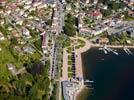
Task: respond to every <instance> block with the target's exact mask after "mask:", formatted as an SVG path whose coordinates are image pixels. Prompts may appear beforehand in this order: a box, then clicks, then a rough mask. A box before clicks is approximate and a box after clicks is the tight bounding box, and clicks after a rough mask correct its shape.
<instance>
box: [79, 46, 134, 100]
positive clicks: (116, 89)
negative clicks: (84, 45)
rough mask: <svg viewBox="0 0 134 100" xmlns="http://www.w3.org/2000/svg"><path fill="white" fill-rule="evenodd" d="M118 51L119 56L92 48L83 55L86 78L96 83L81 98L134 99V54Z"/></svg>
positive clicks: (88, 99) (95, 99)
mask: <svg viewBox="0 0 134 100" xmlns="http://www.w3.org/2000/svg"><path fill="white" fill-rule="evenodd" d="M117 51H118V53H119V55H118V56H117V55H115V54H113V53H109V54H104V52H103V51H100V50H98V48H91V49H90V50H89V51H87V52H86V53H84V54H83V55H82V59H83V72H84V78H85V79H88V80H93V81H94V83H93V84H92V87H93V90H92V93H90V92H91V90H88V92H89V93H87V90H86V93H84V92H83V93H82V94H83V95H81V96H80V97H79V100H134V55H127V54H126V53H125V52H124V51H123V50H121V49H118V50H117ZM132 51H133V53H134V50H132Z"/></svg>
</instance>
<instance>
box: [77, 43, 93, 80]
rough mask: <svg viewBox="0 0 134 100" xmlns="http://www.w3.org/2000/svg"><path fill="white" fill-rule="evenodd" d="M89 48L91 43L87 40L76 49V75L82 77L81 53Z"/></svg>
mask: <svg viewBox="0 0 134 100" xmlns="http://www.w3.org/2000/svg"><path fill="white" fill-rule="evenodd" d="M90 48H91V43H90V42H89V41H86V43H85V46H84V47H83V48H80V49H76V50H75V52H76V77H81V78H83V71H82V57H81V54H82V53H83V52H86V51H87V50H89V49H90Z"/></svg>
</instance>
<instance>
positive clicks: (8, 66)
mask: <svg viewBox="0 0 134 100" xmlns="http://www.w3.org/2000/svg"><path fill="white" fill-rule="evenodd" d="M7 68H8V70H9V71H10V72H11V73H12V74H13V75H16V74H17V69H16V68H15V66H14V65H13V64H7Z"/></svg>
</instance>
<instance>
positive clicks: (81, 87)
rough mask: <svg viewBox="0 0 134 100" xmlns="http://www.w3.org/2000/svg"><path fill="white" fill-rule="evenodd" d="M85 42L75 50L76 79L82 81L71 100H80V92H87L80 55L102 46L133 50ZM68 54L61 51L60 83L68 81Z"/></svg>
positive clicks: (121, 46)
mask: <svg viewBox="0 0 134 100" xmlns="http://www.w3.org/2000/svg"><path fill="white" fill-rule="evenodd" d="M83 41H85V46H84V47H82V48H79V49H75V50H74V51H75V56H76V57H75V59H76V60H75V64H76V77H77V78H80V79H82V80H80V81H79V82H78V83H79V84H78V89H76V90H75V92H74V94H73V98H74V99H73V100H80V99H79V98H80V97H81V93H82V91H85V90H87V87H86V86H85V85H84V75H83V59H82V55H83V53H85V52H87V51H89V50H90V49H91V48H103V47H104V46H106V47H108V48H117V49H118V48H124V47H126V48H132V49H134V46H124V45H103V44H93V43H91V42H90V41H88V40H84V39H83ZM67 56H68V53H67V52H66V49H64V50H63V67H62V77H61V81H66V80H68V81H69V80H70V79H69V77H68V74H67V71H68V64H67V62H68V59H67Z"/></svg>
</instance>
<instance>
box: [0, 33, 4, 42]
mask: <svg viewBox="0 0 134 100" xmlns="http://www.w3.org/2000/svg"><path fill="white" fill-rule="evenodd" d="M0 40H1V41H2V40H5V38H4V35H3V34H2V33H1V32H0Z"/></svg>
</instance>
